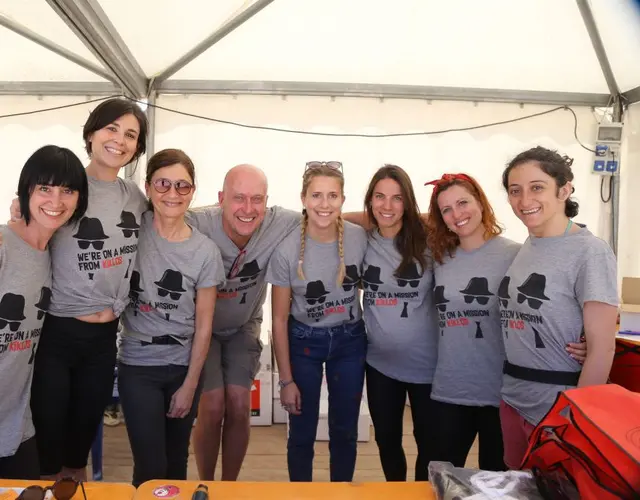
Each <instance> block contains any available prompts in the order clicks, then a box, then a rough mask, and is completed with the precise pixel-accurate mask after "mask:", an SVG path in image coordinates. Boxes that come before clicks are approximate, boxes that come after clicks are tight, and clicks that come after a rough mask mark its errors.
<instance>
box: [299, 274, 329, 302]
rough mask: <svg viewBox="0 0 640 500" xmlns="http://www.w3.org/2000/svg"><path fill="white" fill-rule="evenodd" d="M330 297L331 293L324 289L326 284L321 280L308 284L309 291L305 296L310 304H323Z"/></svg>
mask: <svg viewBox="0 0 640 500" xmlns="http://www.w3.org/2000/svg"><path fill="white" fill-rule="evenodd" d="M327 295H329V291H328V290H327V289H326V288H325V287H324V283H323V282H322V281H320V280H316V281H310V282H309V283H307V291H306V292H305V294H304V298H305V299H307V303H308V304H311V305H313V304H315V303H316V302H318V304H322V303H323V302H324V301H325V299H326V298H327Z"/></svg>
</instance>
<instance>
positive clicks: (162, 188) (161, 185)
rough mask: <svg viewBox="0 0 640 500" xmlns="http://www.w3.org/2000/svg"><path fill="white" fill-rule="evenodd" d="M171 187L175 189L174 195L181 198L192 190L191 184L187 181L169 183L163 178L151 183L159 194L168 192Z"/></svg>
mask: <svg viewBox="0 0 640 500" xmlns="http://www.w3.org/2000/svg"><path fill="white" fill-rule="evenodd" d="M171 186H173V187H174V188H175V190H176V193H178V194H179V195H182V196H186V195H188V194H189V193H190V192H191V190H192V189H193V184H191V183H190V182H188V181H182V180H181V181H170V180H169V179H164V178H162V179H156V180H154V181H153V187H154V188H155V190H156V191H157V192H158V193H160V194H164V193H167V192H169V190H170V189H171Z"/></svg>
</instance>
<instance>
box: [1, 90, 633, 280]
mask: <svg viewBox="0 0 640 500" xmlns="http://www.w3.org/2000/svg"><path fill="white" fill-rule="evenodd" d="M83 99H85V98H83V97H81V96H75V97H73V96H68V97H44V98H36V97H30V96H19V97H15V96H14V97H8V96H7V97H0V109H2V111H3V114H10V113H18V112H24V111H29V110H37V109H43V108H51V107H56V106H63V105H66V104H72V103H78V102H82V101H83ZM157 104H158V105H160V106H163V107H166V108H168V109H173V110H179V111H182V112H186V113H193V114H197V115H203V116H206V117H211V118H215V119H219V120H227V121H231V122H237V123H242V124H248V125H254V126H267V127H276V128H284V129H289V130H302V131H317V132H329V133H338V134H344V133H349V134H353V133H356V134H382V133H406V132H420V131H435V130H444V129H457V128H462V127H468V126H476V125H483V124H487V123H492V122H497V121H502V120H510V119H514V118H519V117H523V116H528V115H531V114H534V113H539V112H541V111H545V110H549V109H552V107H547V106H536V105H525V106H522V107H521V106H519V105H516V104H493V103H478V104H475V103H471V102H452V101H433V102H431V103H428V102H426V101H416V100H400V99H388V100H383V101H380V100H377V99H357V98H337V99H335V100H331V99H330V98H328V97H289V98H286V99H283V98H281V97H276V96H248V95H245V96H238V97H236V98H234V97H232V96H205V95H191V96H160V97H158V100H157ZM93 107H95V104H94V103H90V102H88V103H86V104H83V105H80V106H75V107H69V108H66V109H61V110H57V111H49V112H44V113H37V114H33V115H26V116H20V117H15V118H11V119H10V120H8V119H4V120H0V147H2V150H3V151H4V152H5V155H8V156H7V157H6V158H5V162H6V164H7V165H10V166H11V168H6V169H4V172H5V177H4V179H3V182H2V183H1V185H0V212H2V213H4V214H7V213H8V207H9V204H10V202H11V199H12V198H13V197H14V193H15V189H16V186H17V181H18V176H19V172H20V168H21V166H22V165H23V164H24V162H25V160H26V159H27V158H28V156H29V155H30V154H31V153H32V152H33V151H34V150H35V149H36V148H38V147H40V146H42V145H45V144H58V145H63V146H66V147H69V148H70V149H72V150H73V151H74V152H75V153H76V154H77V155H78V156H79V157H80V158H81V159H82V160H83V162H85V163H86V162H87V155H86V153H85V151H84V149H83V142H82V125H83V123H84V121H85V119H86V117H87V116H88V114H89V112H90V110H91V109H92V108H93ZM573 109H574V111H575V112H576V115H577V117H578V137H579V138H580V140H581V141H582V142H583V143H584V144H586V145H587V146H589V145H591V144H592V141H591V139H592V138H593V137H594V133H595V125H596V118H597V117H596V115H595V114H594V112H593V111H592V109H591V108H587V107H574V108H573ZM625 122H626V132H625V136H626V140H625V148H624V150H623V157H622V159H621V160H622V169H623V170H622V171H623V176H622V179H623V182H622V192H621V196H622V198H621V216H620V220H621V225H620V258H619V270H620V275H621V276H623V275H640V262H639V259H638V257H637V251H636V249H637V248H638V244H639V243H640V237H639V236H632V235H631V231H630V230H631V227H632V224H633V220H632V219H631V213H630V211H629V210H625V207H627V206H629V205H630V199H631V196H633V193H637V192H638V189H639V188H640V171H639V170H638V169H637V168H635V166H637V165H638V163H639V162H640V132H639V131H640V105H634V106H632V107H631V108H630V110H629V111H628V113H627V114H626V117H625ZM573 127H574V121H573V116H572V115H571V113H570V112H569V111H565V110H559V111H556V112H553V113H551V114H547V115H544V116H539V117H535V118H530V119H527V120H523V121H519V122H514V123H509V124H505V125H498V126H494V127H489V128H483V129H478V130H473V131H468V132H449V133H443V134H437V135H430V136H414V137H395V138H375V139H373V138H358V137H326V136H313V135H303V134H293V133H285V132H275V131H268V130H257V129H250V128H243V127H239V126H235V125H226V124H220V123H215V122H211V121H206V120H202V119H199V118H194V117H187V116H183V115H179V114H175V113H173V112H170V111H164V110H162V109H158V110H157V111H156V135H155V149H156V151H158V150H160V149H162V148H167V147H177V148H181V149H184V150H185V151H186V152H187V153H188V154H189V155H190V156H191V157H192V158H193V160H194V162H195V164H196V168H197V184H198V190H197V193H196V197H195V200H194V205H206V204H211V203H214V202H215V201H216V200H217V192H218V190H219V189H220V187H221V186H222V180H223V177H224V173H225V172H226V170H227V169H228V168H229V167H231V166H233V165H235V164H238V163H244V162H246V163H254V164H256V165H259V166H260V167H262V168H263V169H264V170H265V171H266V172H267V175H268V177H269V179H270V190H269V192H270V198H269V203H270V204H279V205H283V206H286V207H289V208H292V209H299V208H300V200H299V192H300V184H301V175H302V170H303V168H304V163H305V161H308V160H310V159H325V160H326V159H339V160H341V161H343V162H344V164H345V177H346V194H347V200H346V203H345V210H348V211H351V210H360V209H361V207H362V199H363V195H364V192H365V190H366V187H367V182H368V180H369V179H370V177H371V175H372V173H373V172H374V171H375V169H376V168H378V167H379V166H381V165H382V164H384V163H387V162H388V163H396V164H398V165H401V166H402V167H404V168H405V169H406V170H407V171H408V172H409V174H410V175H411V177H412V179H413V181H414V185H415V189H416V193H417V196H418V200H419V202H420V205H421V209H422V210H423V211H426V210H427V208H428V200H429V196H430V194H431V188H429V187H424V186H423V184H424V182H425V181H428V180H431V179H433V178H436V177H438V176H440V175H441V174H442V173H443V172H445V171H450V172H451V171H464V172H468V173H470V174H471V175H474V176H475V177H477V178H478V179H479V180H480V181H481V183H482V185H483V187H484V188H485V190H486V192H487V195H488V197H489V199H490V200H491V202H492V204H493V205H494V208H495V210H496V212H497V215H498V218H499V220H500V221H501V222H502V223H503V224H504V226H505V228H506V233H505V234H506V235H507V236H508V237H511V238H513V239H516V240H518V241H523V240H524V238H525V237H526V231H525V229H524V227H523V226H522V224H521V223H520V222H519V221H518V220H517V219H516V218H515V216H514V215H513V213H512V212H511V209H510V207H509V205H508V203H507V199H506V195H505V192H504V190H503V188H502V186H501V172H502V170H503V168H504V165H505V163H506V162H507V161H508V160H509V159H510V158H512V157H513V156H514V155H515V154H517V153H518V152H520V151H522V150H524V149H526V148H529V147H531V146H534V145H537V144H541V145H543V146H546V147H551V148H556V149H558V150H559V151H561V152H563V153H566V154H568V155H569V156H571V157H573V158H574V159H575V162H574V172H575V176H576V178H575V186H576V194H575V196H576V198H577V199H578V201H579V202H580V204H581V209H580V215H579V216H578V218H577V220H578V221H580V222H582V223H585V224H587V225H588V227H589V228H590V229H591V230H592V231H593V232H594V233H596V234H597V235H599V236H601V237H603V238H605V239H608V238H609V235H610V219H611V217H610V210H611V204H610V203H609V204H604V203H602V202H601V201H600V177H599V176H596V175H593V174H591V172H590V164H591V153H590V152H588V151H586V150H585V149H583V148H582V147H581V146H580V145H579V144H577V142H576V140H575V138H574V134H573ZM145 161H146V159H145V158H142V159H141V161H140V164H139V166H138V168H137V171H136V173H135V178H136V180H137V181H138V182H140V183H141V181H142V179H143V176H144V171H145V167H144V165H145ZM141 185H142V184H141ZM606 195H607V193H606V192H605V196H606Z"/></svg>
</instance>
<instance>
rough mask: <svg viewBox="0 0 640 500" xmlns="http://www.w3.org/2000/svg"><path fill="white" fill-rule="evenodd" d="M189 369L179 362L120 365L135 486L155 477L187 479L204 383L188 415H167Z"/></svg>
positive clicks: (198, 389) (120, 391)
mask: <svg viewBox="0 0 640 500" xmlns="http://www.w3.org/2000/svg"><path fill="white" fill-rule="evenodd" d="M187 370H188V367H186V366H177V365H164V366H132V365H126V364H124V363H119V364H118V391H119V393H120V401H121V403H122V412H123V413H124V418H125V421H126V424H127V434H128V435H129V443H130V444H131V451H132V453H133V481H132V484H133V486H135V487H136V488H137V487H138V486H140V485H141V484H142V483H144V482H146V481H150V480H152V479H173V480H185V479H187V462H188V459H189V438H190V437H191V428H192V427H193V420H194V419H195V417H196V413H197V410H198V403H199V401H200V392H201V390H202V383H200V384H199V385H198V387H197V388H196V392H195V394H194V396H193V403H192V404H191V411H190V412H189V414H188V415H187V416H186V417H184V418H169V417H167V413H168V412H169V405H170V403H171V397H172V396H173V394H174V393H175V392H176V391H177V390H178V389H179V388H180V386H181V385H182V383H183V382H184V379H185V377H186V376H187Z"/></svg>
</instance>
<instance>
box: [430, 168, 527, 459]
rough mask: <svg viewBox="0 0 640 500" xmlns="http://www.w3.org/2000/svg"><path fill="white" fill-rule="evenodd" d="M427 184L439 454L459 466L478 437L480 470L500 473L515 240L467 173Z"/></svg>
mask: <svg viewBox="0 0 640 500" xmlns="http://www.w3.org/2000/svg"><path fill="white" fill-rule="evenodd" d="M427 184H431V185H433V186H434V189H433V193H432V195H431V201H430V203H429V218H428V220H427V226H428V228H429V233H428V234H429V237H428V242H429V248H430V249H431V252H432V254H433V259H434V261H435V271H434V274H435V307H436V309H437V314H438V327H439V328H438V329H439V342H438V363H437V365H436V371H435V375H434V379H433V390H432V392H431V398H432V399H433V411H434V414H435V418H436V419H437V428H438V439H437V441H438V446H437V460H440V461H446V462H451V463H453V465H454V466H456V467H464V465H465V462H466V460H467V456H468V454H469V450H470V449H471V446H472V445H473V442H474V441H475V439H476V436H479V438H480V450H479V465H480V469H482V470H493V471H501V470H504V469H505V466H504V462H503V449H502V433H501V430H500V414H499V411H498V409H499V406H500V387H501V385H502V364H503V361H504V347H503V344H502V333H501V332H502V329H501V327H500V321H501V320H500V310H499V306H498V286H499V284H500V281H501V280H502V278H503V277H504V273H505V272H506V270H507V268H508V267H509V264H510V263H511V261H512V260H513V258H514V257H515V255H516V254H517V253H518V250H519V248H520V245H519V244H518V243H516V242H514V241H511V240H509V239H507V238H504V237H502V236H500V234H501V232H502V229H501V228H500V226H499V225H498V223H497V221H496V217H495V214H494V212H493V208H492V207H491V204H490V203H489V200H488V199H487V197H486V195H485V193H484V191H483V190H482V187H480V185H479V184H478V182H477V181H476V180H475V179H474V178H472V177H471V176H468V175H465V174H444V175H443V176H442V177H441V178H440V179H437V180H435V181H432V182H428V183H427Z"/></svg>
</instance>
